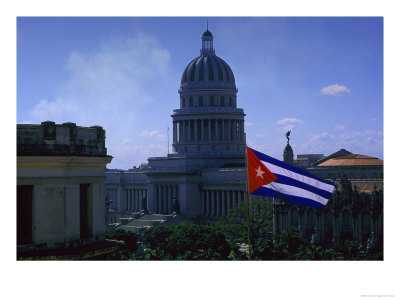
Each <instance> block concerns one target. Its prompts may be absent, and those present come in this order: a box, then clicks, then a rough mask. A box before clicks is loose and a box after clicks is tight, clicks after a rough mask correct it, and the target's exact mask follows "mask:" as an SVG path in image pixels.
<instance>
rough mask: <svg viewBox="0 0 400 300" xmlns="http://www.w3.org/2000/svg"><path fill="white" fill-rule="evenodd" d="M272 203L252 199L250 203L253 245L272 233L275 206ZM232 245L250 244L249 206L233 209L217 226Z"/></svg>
mask: <svg viewBox="0 0 400 300" xmlns="http://www.w3.org/2000/svg"><path fill="white" fill-rule="evenodd" d="M272 205H273V204H272V202H271V201H266V200H259V199H252V200H251V201H250V208H249V210H250V238H251V241H252V243H254V242H256V241H257V240H259V239H264V238H266V237H267V236H268V234H270V233H271V231H272V218H273V206H272ZM216 228H218V230H219V231H221V232H222V233H223V234H224V235H225V236H226V237H227V239H228V240H229V241H230V242H232V243H246V244H247V243H248V236H247V232H248V225H247V205H246V203H242V204H241V205H239V206H237V207H235V208H233V209H231V210H230V211H229V213H228V215H227V216H223V217H221V218H220V219H219V220H218V221H217V224H216Z"/></svg>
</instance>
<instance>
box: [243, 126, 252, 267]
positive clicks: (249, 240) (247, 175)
mask: <svg viewBox="0 0 400 300" xmlns="http://www.w3.org/2000/svg"><path fill="white" fill-rule="evenodd" d="M244 147H245V171H246V206H247V240H248V243H249V260H251V239H250V199H249V198H250V197H249V171H248V165H247V141H246V133H244Z"/></svg>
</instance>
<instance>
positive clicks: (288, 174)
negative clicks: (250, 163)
mask: <svg viewBox="0 0 400 300" xmlns="http://www.w3.org/2000/svg"><path fill="white" fill-rule="evenodd" d="M262 162H263V164H264V165H265V166H266V167H267V168H268V170H270V171H271V172H272V173H274V174H278V175H283V176H286V177H290V178H292V179H295V180H297V181H300V182H304V183H306V184H308V185H311V186H314V187H316V188H319V189H321V190H325V191H328V192H330V193H332V192H333V190H334V189H335V187H334V186H333V185H332V184H328V183H324V182H321V181H319V180H316V179H314V178H311V177H308V176H304V175H301V174H299V173H296V172H292V171H290V170H288V169H285V168H282V167H279V166H277V165H273V164H271V163H269V162H266V161H263V160H262Z"/></svg>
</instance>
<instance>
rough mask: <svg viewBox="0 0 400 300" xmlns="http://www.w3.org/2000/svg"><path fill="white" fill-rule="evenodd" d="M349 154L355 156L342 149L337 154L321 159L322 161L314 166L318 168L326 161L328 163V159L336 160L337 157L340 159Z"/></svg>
mask: <svg viewBox="0 0 400 300" xmlns="http://www.w3.org/2000/svg"><path fill="white" fill-rule="evenodd" d="M348 154H353V153H351V152H350V151H347V150H346V149H340V150H339V151H336V152H335V153H332V154H331V155H328V156H325V157H324V158H321V159H320V160H317V161H316V162H315V163H314V165H316V166H318V165H319V164H321V163H323V162H324V161H327V160H328V159H331V158H335V157H340V156H345V155H348Z"/></svg>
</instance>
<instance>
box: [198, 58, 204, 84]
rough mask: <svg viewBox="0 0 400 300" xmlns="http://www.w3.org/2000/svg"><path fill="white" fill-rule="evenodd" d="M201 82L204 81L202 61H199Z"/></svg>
mask: <svg viewBox="0 0 400 300" xmlns="http://www.w3.org/2000/svg"><path fill="white" fill-rule="evenodd" d="M203 80H204V59H201V60H200V68H199V81H203Z"/></svg>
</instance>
